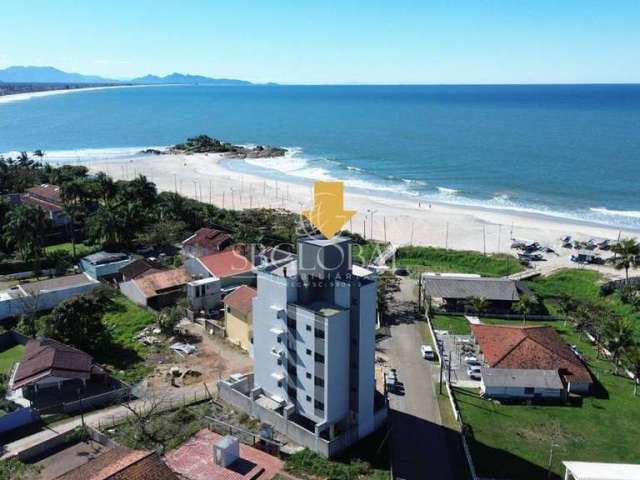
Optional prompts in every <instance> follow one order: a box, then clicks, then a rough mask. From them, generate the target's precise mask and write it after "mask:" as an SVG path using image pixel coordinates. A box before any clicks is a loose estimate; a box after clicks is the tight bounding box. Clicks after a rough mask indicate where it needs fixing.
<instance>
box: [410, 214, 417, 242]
mask: <svg viewBox="0 0 640 480" xmlns="http://www.w3.org/2000/svg"><path fill="white" fill-rule="evenodd" d="M415 223H416V221H415V220H411V241H410V242H409V245H413V227H414V226H415Z"/></svg>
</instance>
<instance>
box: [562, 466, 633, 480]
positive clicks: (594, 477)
mask: <svg viewBox="0 0 640 480" xmlns="http://www.w3.org/2000/svg"><path fill="white" fill-rule="evenodd" d="M562 464H563V465H564V467H565V469H566V470H565V473H564V479H565V480H571V479H572V480H640V465H637V464H630V463H596V462H562Z"/></svg>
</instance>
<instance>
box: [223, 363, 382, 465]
mask: <svg viewBox="0 0 640 480" xmlns="http://www.w3.org/2000/svg"><path fill="white" fill-rule="evenodd" d="M247 377H249V376H247ZM241 388H242V387H241ZM218 392H219V393H220V398H222V400H224V401H225V402H226V403H228V404H230V405H232V406H233V407H235V408H237V409H239V410H241V411H243V412H245V413H247V414H248V415H250V416H252V417H254V418H257V419H259V420H260V421H261V422H264V423H267V424H269V425H271V426H272V427H273V428H274V429H275V430H276V431H278V432H279V433H281V434H282V435H285V436H286V437H287V438H289V439H290V440H291V441H292V442H294V443H297V444H298V445H302V446H303V447H306V448H308V449H309V450H312V451H314V452H316V453H318V454H319V455H322V456H324V457H334V456H336V455H338V454H340V453H341V452H343V451H344V450H345V449H346V448H348V447H350V446H351V445H353V444H354V443H356V442H357V441H358V440H360V438H361V437H360V436H359V434H358V430H357V429H356V428H352V429H350V430H349V431H347V432H344V433H342V434H340V435H338V436H336V437H335V438H334V439H333V440H330V441H329V440H325V439H323V438H321V437H320V436H318V435H316V434H315V432H310V431H309V430H306V429H305V428H303V427H301V426H300V425H298V424H296V423H294V422H291V421H288V420H287V418H286V417H285V416H283V415H280V414H279V413H277V412H274V411H272V410H268V409H266V408H263V407H261V406H260V405H258V404H256V403H255V402H254V401H252V400H251V399H250V398H249V397H248V396H246V395H243V394H242V393H241V392H240V391H238V390H236V389H235V388H234V387H232V386H231V384H230V383H228V382H227V381H225V380H221V381H219V382H218ZM386 418H387V410H386V409H382V410H379V411H378V412H376V415H375V418H374V427H375V428H376V429H377V428H379V427H381V426H382V425H383V424H384V423H385V421H386Z"/></svg>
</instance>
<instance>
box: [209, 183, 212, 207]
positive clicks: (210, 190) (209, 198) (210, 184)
mask: <svg viewBox="0 0 640 480" xmlns="http://www.w3.org/2000/svg"><path fill="white" fill-rule="evenodd" d="M211 200H212V199H211V179H209V203H211V204H212V203H213V202H212V201H211Z"/></svg>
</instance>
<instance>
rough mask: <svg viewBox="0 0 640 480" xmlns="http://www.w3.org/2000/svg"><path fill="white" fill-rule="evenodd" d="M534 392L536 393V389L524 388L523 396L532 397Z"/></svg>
mask: <svg viewBox="0 0 640 480" xmlns="http://www.w3.org/2000/svg"><path fill="white" fill-rule="evenodd" d="M535 391H536V389H535V388H533V387H524V394H525V395H533V394H534V392H535Z"/></svg>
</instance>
